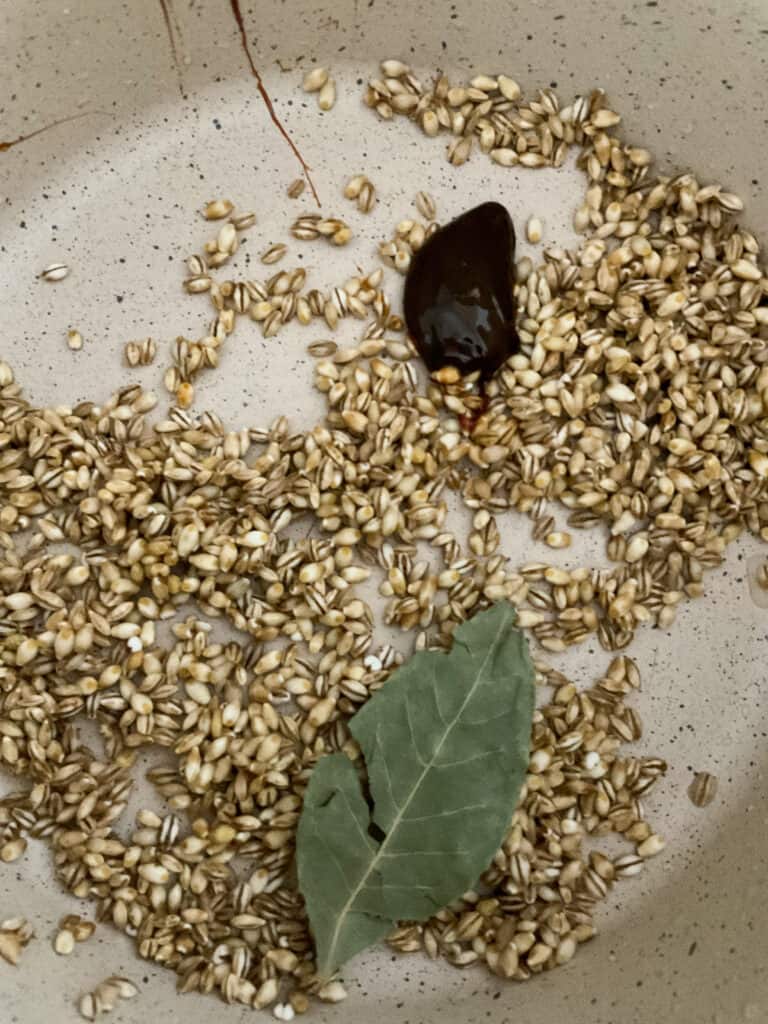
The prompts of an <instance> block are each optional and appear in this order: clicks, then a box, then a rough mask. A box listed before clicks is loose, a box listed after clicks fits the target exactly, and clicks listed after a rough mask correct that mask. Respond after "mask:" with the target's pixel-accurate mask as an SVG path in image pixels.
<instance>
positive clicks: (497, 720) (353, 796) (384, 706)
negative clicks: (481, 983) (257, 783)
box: [297, 602, 534, 978]
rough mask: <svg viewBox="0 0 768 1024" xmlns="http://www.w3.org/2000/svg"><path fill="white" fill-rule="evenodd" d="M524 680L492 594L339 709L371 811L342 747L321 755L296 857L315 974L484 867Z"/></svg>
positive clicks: (516, 732)
mask: <svg viewBox="0 0 768 1024" xmlns="http://www.w3.org/2000/svg"><path fill="white" fill-rule="evenodd" d="M533 679H534V670H533V665H532V663H531V659H530V655H529V654H528V647H527V643H526V641H525V639H524V637H523V635H522V633H521V632H520V630H519V629H517V628H516V627H515V612H514V608H513V607H512V606H511V605H509V604H506V603H504V602H500V603H499V604H496V605H494V606H493V607H492V608H490V609H488V610H487V611H485V612H481V613H479V614H478V615H476V616H475V617H474V618H473V619H471V620H470V621H469V622H465V623H463V624H462V625H461V626H459V627H458V629H457V630H456V632H455V633H454V640H453V647H452V649H451V651H450V652H449V653H447V654H445V653H441V652H436V651H424V652H419V653H418V654H416V655H414V656H413V657H412V658H411V659H410V660H409V661H408V662H406V664H405V665H403V666H401V667H400V668H399V669H397V670H396V671H395V672H393V674H392V675H391V677H390V678H389V680H388V681H387V682H386V684H385V685H384V686H383V687H382V689H381V690H379V691H378V693H376V694H375V695H374V696H373V697H372V698H371V699H370V700H369V701H368V703H367V704H366V705H365V706H364V707H363V708H362V709H361V710H360V711H359V712H358V713H357V714H356V715H355V716H354V718H352V719H351V721H350V729H351V732H352V734H353V736H354V737H355V739H356V740H357V741H358V743H359V744H360V747H361V749H362V752H363V755H364V757H365V764H366V768H367V773H368V784H369V788H370V793H371V797H372V802H373V809H372V810H371V809H369V806H368V804H367V803H366V800H365V797H364V795H363V789H362V785H361V782H360V778H359V775H358V772H357V770H356V768H355V766H354V765H353V764H352V762H351V761H350V760H349V759H348V758H347V757H346V755H344V754H333V755H330V756H327V757H323V758H321V759H320V761H319V762H318V764H317V766H316V767H315V769H314V771H313V773H312V777H311V779H310V782H309V785H308V787H307V792H306V794H305V797H304V807H303V809H302V814H301V818H300V820H299V827H298V835H297V865H298V874H299V887H300V889H301V892H302V894H303V896H304V900H305V903H306V906H307V912H308V914H309V920H310V925H311V928H312V933H313V935H314V939H315V946H316V953H317V965H318V973H319V974H320V975H321V976H322V977H323V978H327V977H330V976H331V975H332V974H333V973H334V971H335V970H337V968H338V967H339V966H340V965H341V964H342V963H344V961H345V960H347V959H349V957H351V956H353V955H354V954H355V953H358V952H360V951H361V950H362V949H365V948H366V947H367V946H369V945H371V944H372V943H375V942H377V941H379V940H380V939H382V938H383V937H384V936H385V935H386V934H387V933H388V932H389V930H390V929H391V927H392V925H393V924H394V923H395V922H396V921H400V920H424V919H425V918H428V917H430V916H431V915H432V914H434V913H435V911H437V910H439V909H440V908H441V907H444V906H445V905H446V904H447V903H450V902H451V901H452V900H454V899H456V898H457V897H458V896H460V895H461V894H462V893H463V892H465V891H466V890H467V889H468V888H470V886H472V885H473V884H474V883H475V882H476V880H477V878H478V877H479V876H480V875H481V874H482V872H483V871H484V870H485V868H486V867H487V866H488V864H489V863H490V861H491V859H492V858H493V855H494V853H495V852H496V850H497V849H498V847H499V845H500V843H501V841H502V839H503V838H504V834H505V831H506V829H507V827H508V825H509V822H510V819H511V816H512V813H513V812H514V809H515V806H516V803H517V799H518V796H519V793H520V787H521V785H522V783H523V781H524V779H525V773H526V769H527V766H528V754H529V744H530V733H531V722H532V717H533V708H534V684H533Z"/></svg>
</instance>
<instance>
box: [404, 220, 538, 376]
mask: <svg viewBox="0 0 768 1024" xmlns="http://www.w3.org/2000/svg"><path fill="white" fill-rule="evenodd" d="M514 270H515V229H514V227H513V225H512V219H511V217H510V216H509V214H508V213H507V211H506V209H505V208H504V207H503V206H502V205H501V204H500V203H483V204H482V205H481V206H476V207H475V208H474V209H473V210H468V211H467V212H466V213H463V214H462V215H461V216H460V217H457V218H456V220H453V221H451V222H450V224H446V225H445V227H442V228H440V229H439V230H438V231H436V232H435V233H434V235H432V237H431V238H430V239H429V240H428V241H427V242H426V243H425V244H424V245H423V246H422V248H421V249H420V250H419V251H418V252H417V253H415V254H414V256H413V259H412V260H411V266H410V269H409V271H408V275H407V277H406V279H405V298H404V305H405V321H406V324H407V326H408V331H409V333H410V335H411V338H412V339H413V342H414V344H415V345H416V348H417V349H418V350H419V353H420V354H421V356H422V358H423V359H424V362H425V363H426V364H427V367H428V369H429V370H430V372H434V371H435V370H439V369H441V368H442V367H444V366H455V367H456V368H457V369H458V370H459V371H460V372H461V374H462V375H466V374H469V373H472V372H474V371H476V370H479V371H480V379H481V381H485V380H487V379H488V378H489V377H491V376H492V375H493V374H494V373H495V372H496V370H497V369H498V368H499V366H501V364H502V363H503V362H504V361H505V360H506V359H508V358H509V356H511V355H513V354H514V353H515V352H517V350H518V349H519V347H520V339H519V338H518V335H517V330H516V329H515V312H516V310H515V300H514V295H513V292H512V285H513V281H514Z"/></svg>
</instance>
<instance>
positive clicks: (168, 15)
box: [160, 0, 184, 99]
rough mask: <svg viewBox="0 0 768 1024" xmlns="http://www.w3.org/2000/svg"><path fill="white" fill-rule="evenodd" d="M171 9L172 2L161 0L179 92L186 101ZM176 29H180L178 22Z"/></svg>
mask: <svg viewBox="0 0 768 1024" xmlns="http://www.w3.org/2000/svg"><path fill="white" fill-rule="evenodd" d="M169 7H170V0H160V10H161V11H162V12H163V21H164V22H165V30H166V32H167V33H168V42H169V43H170V44H171V55H172V56H173V66H174V67H175V68H176V78H177V80H178V83H179V92H180V93H181V98H182V99H184V78H183V75H182V71H181V63H180V61H179V52H178V50H177V49H176V39H175V38H174V35H173V25H172V24H171V12H170V10H169ZM176 27H177V29H178V22H177V26H176Z"/></svg>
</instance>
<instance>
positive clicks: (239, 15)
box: [229, 0, 322, 206]
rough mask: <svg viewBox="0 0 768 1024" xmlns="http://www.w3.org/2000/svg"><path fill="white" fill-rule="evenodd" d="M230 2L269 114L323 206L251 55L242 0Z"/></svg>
mask: <svg viewBox="0 0 768 1024" xmlns="http://www.w3.org/2000/svg"><path fill="white" fill-rule="evenodd" d="M229 2H230V6H231V7H232V14H233V15H234V18H235V21H236V23H237V28H238V31H239V32H240V42H241V44H242V47H243V52H244V53H245V56H246V59H247V61H248V66H249V67H250V69H251V74H252V75H253V77H254V78H255V79H256V86H257V88H258V90H259V92H260V93H261V98H262V99H263V100H264V105H265V106H266V108H267V110H268V111H269V116H270V117H271V118H272V120H273V122H274V124H275V127H276V128H277V130H278V131H279V132H280V134H281V135H282V136H283V138H284V139H285V141H286V142H287V143H288V145H289V146H290V147H291V149H292V150H293V153H294V155H295V157H296V159H297V160H298V161H299V163H300V164H301V169H302V171H303V172H304V177H305V178H306V179H307V184H308V185H309V187H310V190H311V192H312V195H313V196H314V197H315V202H316V203H317V205H318V206H321V205H322V204H321V202H320V197H319V196H318V194H317V189H316V188H315V185H314V182H313V181H312V178H311V176H310V173H309V172H310V167H309V164H308V163H307V162H306V160H305V159H304V157H303V156H302V155H301V153H300V152H299V149H298V146H297V145H296V143H295V142H294V141H293V139H292V138H291V136H290V135H289V134H288V131H287V129H286V128H285V127H284V125H283V123H282V121H281V120H280V118H279V117H278V116H277V112H276V111H275V107H274V104H273V103H272V99H271V97H270V95H269V93H268V92H267V90H266V87H265V85H264V82H263V81H262V79H261V75H260V74H259V71H258V69H257V67H256V65H255V64H254V61H253V56H252V55H251V48H250V46H249V45H248V36H247V34H246V31H245V23H244V21H243V15H242V12H241V10H240V0H229Z"/></svg>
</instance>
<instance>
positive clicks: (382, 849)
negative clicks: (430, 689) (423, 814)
mask: <svg viewBox="0 0 768 1024" xmlns="http://www.w3.org/2000/svg"><path fill="white" fill-rule="evenodd" d="M506 626H507V619H506V617H505V619H504V621H503V622H501V623H500V624H499V628H498V630H497V631H496V635H495V636H494V638H493V641H492V642H491V643H490V644H489V645H488V651H487V653H486V655H485V657H484V658H483V663H482V665H481V666H480V668H479V669H478V671H477V673H476V675H475V679H474V682H473V683H472V686H471V687H470V688H469V690H468V691H467V695H466V697H465V698H464V700H463V701H462V703H461V705H460V707H459V709H458V711H457V712H456V714H455V715H454V717H453V718H452V719H451V721H450V724H449V725H448V728H447V729H446V730H445V732H444V733H443V738H442V739H441V740H440V742H439V744H438V745H437V747H436V749H435V751H434V753H433V754H432V757H431V759H430V760H429V761H427V762H426V763H425V764H424V767H423V768H422V771H421V774H420V775H419V777H418V780H417V781H416V784H415V785H414V787H413V789H412V790H411V791H410V794H409V796H408V799H407V800H406V801H405V803H404V804H403V805H402V807H400V809H399V810H398V812H397V814H396V815H395V818H394V820H393V822H392V825H391V827H390V829H389V831H388V832H387V834H386V836H385V837H384V839H383V840H382V842H381V844H380V845H379V848H378V850H377V851H376V853H375V854H374V856H373V858H372V859H371V862H370V864H369V865H368V870H367V871H366V872H365V874H364V875H363V876H362V878H361V879H360V881H359V882H358V884H357V886H356V887H355V888H354V889H353V890H352V892H351V893H350V895H349V898H348V899H347V901H346V903H345V904H344V906H343V907H342V909H341V912H340V913H339V916H338V919H337V921H336V925H335V927H334V929H333V934H332V936H331V942H330V945H329V947H328V953H327V955H326V957H325V960H326V966H327V967H328V968H330V969H331V970H332V966H333V962H334V959H335V954H336V946H337V945H338V942H339V937H340V934H341V928H342V924H343V922H344V921H345V920H346V917H347V914H348V913H349V912H350V910H351V909H352V907H353V905H354V903H355V900H356V899H357V897H358V896H359V895H360V893H361V892H362V891H363V889H364V888H365V886H366V884H367V883H368V879H369V878H370V877H371V874H372V873H373V871H374V869H375V868H376V866H377V865H378V863H379V861H380V860H381V859H382V858H383V856H385V854H386V848H387V845H388V844H389V841H390V839H391V837H392V836H393V835H394V834H395V832H396V831H397V829H398V828H399V826H400V822H401V821H402V820H403V818H404V816H405V812H406V811H407V810H408V808H409V807H410V805H411V804H412V803H413V800H414V799H415V797H416V793H417V792H418V791H419V789H420V788H421V785H422V783H423V782H424V779H425V778H426V776H427V774H428V773H429V772H430V771H431V770H432V769H433V768H434V766H435V761H436V760H437V758H438V756H439V754H440V751H441V750H442V749H443V745H444V744H445V741H446V740H447V739H448V737H449V736H450V734H451V732H452V731H453V729H454V728H455V726H456V724H457V722H458V721H459V720H460V719H461V716H462V714H463V713H464V709H465V708H466V706H467V704H468V703H469V701H470V700H471V699H472V696H473V695H474V693H475V690H476V689H477V688H478V686H479V685H480V680H481V679H482V678H483V674H484V672H485V667H486V665H487V664H488V659H489V658H490V657H491V655H492V654H493V653H494V651H495V650H496V645H497V644H498V642H499V638H500V637H501V635H502V633H503V632H504V630H505V628H506ZM406 706H407V698H406Z"/></svg>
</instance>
